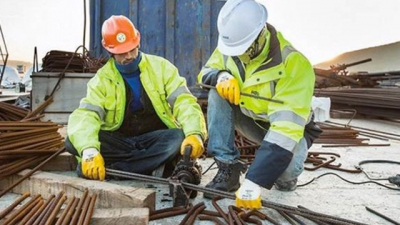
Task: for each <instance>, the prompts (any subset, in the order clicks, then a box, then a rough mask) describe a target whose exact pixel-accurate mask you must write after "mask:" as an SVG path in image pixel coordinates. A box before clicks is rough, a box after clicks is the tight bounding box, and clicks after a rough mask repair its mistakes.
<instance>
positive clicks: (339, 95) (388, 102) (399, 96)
mask: <svg viewBox="0 0 400 225" xmlns="http://www.w3.org/2000/svg"><path fill="white" fill-rule="evenodd" d="M315 96H317V97H329V98H330V99H331V102H332V105H331V109H333V110H343V109H354V110H356V112H357V114H362V115H368V116H374V117H381V118H387V119H400V113H399V109H400V88H340V89H316V90H315Z"/></svg>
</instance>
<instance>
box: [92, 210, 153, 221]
mask: <svg viewBox="0 0 400 225" xmlns="http://www.w3.org/2000/svg"><path fill="white" fill-rule="evenodd" d="M148 223H149V209H148V208H113V209H95V210H94V211H93V215H92V219H91V220H90V224H93V225H94V224H95V225H120V224H126V225H147V224H148Z"/></svg>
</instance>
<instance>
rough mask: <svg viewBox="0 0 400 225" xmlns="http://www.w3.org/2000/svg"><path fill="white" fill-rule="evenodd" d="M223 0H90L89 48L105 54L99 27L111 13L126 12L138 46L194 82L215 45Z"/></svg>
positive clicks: (122, 13) (102, 55)
mask: <svg viewBox="0 0 400 225" xmlns="http://www.w3.org/2000/svg"><path fill="white" fill-rule="evenodd" d="M224 3H225V0H130V1H129V0H117V1H115V0H91V1H90V52H91V53H92V54H93V55H94V56H95V57H105V56H107V55H108V54H107V52H106V51H105V50H104V49H103V47H102V45H101V27H102V24H103V22H104V21H105V20H106V19H107V18H109V17H110V16H112V15H125V16H127V17H128V18H130V19H131V20H132V22H133V23H134V24H135V26H136V27H137V28H138V30H139V31H140V33H141V37H142V39H141V50H142V51H143V52H145V53H149V54H154V55H158V56H162V57H165V58H166V59H168V60H169V61H171V62H172V63H173V64H174V65H175V66H176V67H178V69H179V73H180V75H181V76H183V77H185V78H186V80H187V82H188V86H193V85H194V84H195V82H196V76H197V74H198V73H199V71H200V69H201V67H202V66H203V65H204V64H205V63H206V62H207V59H208V57H209V56H210V55H211V53H212V51H213V50H214V48H215V47H216V46H217V40H218V31H217V17H218V13H219V11H220V9H221V7H222V6H223V4H224Z"/></svg>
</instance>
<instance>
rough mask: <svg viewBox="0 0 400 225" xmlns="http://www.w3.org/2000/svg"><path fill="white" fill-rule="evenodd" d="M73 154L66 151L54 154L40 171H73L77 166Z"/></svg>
mask: <svg viewBox="0 0 400 225" xmlns="http://www.w3.org/2000/svg"><path fill="white" fill-rule="evenodd" d="M77 164H78V163H77V161H76V158H75V156H73V155H71V154H70V153H68V152H63V153H61V154H60V155H58V156H56V157H55V158H53V159H52V160H50V161H49V162H48V163H46V164H45V165H44V166H43V167H42V168H41V170H42V171H75V170H76V166H77Z"/></svg>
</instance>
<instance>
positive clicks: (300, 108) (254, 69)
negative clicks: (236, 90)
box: [198, 24, 315, 151]
mask: <svg viewBox="0 0 400 225" xmlns="http://www.w3.org/2000/svg"><path fill="white" fill-rule="evenodd" d="M267 27H268V32H267V35H266V37H265V38H266V44H265V47H264V49H263V50H262V52H261V54H260V55H259V56H257V57H256V58H255V59H253V60H251V61H250V63H249V64H247V65H245V64H243V63H242V62H241V61H240V60H239V58H238V57H229V56H225V55H222V54H221V53H220V52H219V51H218V49H215V51H214V52H213V54H212V55H211V57H210V59H209V60H208V61H207V63H206V65H205V66H204V67H203V68H202V70H201V72H200V73H199V75H198V82H199V83H204V84H208V85H213V86H215V85H216V81H217V76H218V73H219V72H221V71H228V72H229V73H231V74H232V75H233V76H234V77H235V78H236V79H237V80H238V82H239V86H240V91H241V92H242V93H248V94H252V95H257V96H262V97H267V98H272V99H276V100H280V101H283V102H284V103H283V104H280V103H275V102H270V101H265V100H261V99H256V98H252V97H247V96H243V95H242V96H241V97H240V101H239V102H240V103H239V106H240V108H241V111H242V112H243V113H244V114H245V115H247V116H249V117H251V118H254V119H256V120H262V121H266V122H269V123H270V124H271V126H270V130H269V132H268V134H267V135H266V136H265V138H264V140H265V141H268V142H270V143H273V144H277V145H279V146H280V147H282V148H284V149H286V150H288V151H292V150H293V148H294V147H295V145H296V143H298V141H299V140H300V139H301V138H302V137H303V132H304V127H305V125H306V123H307V122H308V120H309V117H310V113H311V99H312V95H313V92H314V82H315V74H314V70H313V67H312V65H311V64H310V62H309V61H308V60H307V58H306V57H304V56H303V55H302V54H301V53H300V52H298V51H297V50H296V49H295V48H294V47H293V46H292V45H291V44H290V43H289V42H288V41H287V40H285V39H284V38H283V36H282V35H281V33H280V32H276V31H275V29H274V28H273V27H272V26H271V25H269V24H268V25H267Z"/></svg>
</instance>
